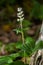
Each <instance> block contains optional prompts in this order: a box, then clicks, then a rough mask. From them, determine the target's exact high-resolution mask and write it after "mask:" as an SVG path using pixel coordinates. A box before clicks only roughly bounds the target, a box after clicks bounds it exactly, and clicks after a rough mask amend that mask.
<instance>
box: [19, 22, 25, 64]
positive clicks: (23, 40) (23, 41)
mask: <svg viewBox="0 0 43 65" xmlns="http://www.w3.org/2000/svg"><path fill="white" fill-rule="evenodd" d="M20 27H21V34H22V43H23V45H24V43H25V39H24V33H23V25H22V21H20ZM25 62H26V58H25V51H24V63H25Z"/></svg>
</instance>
